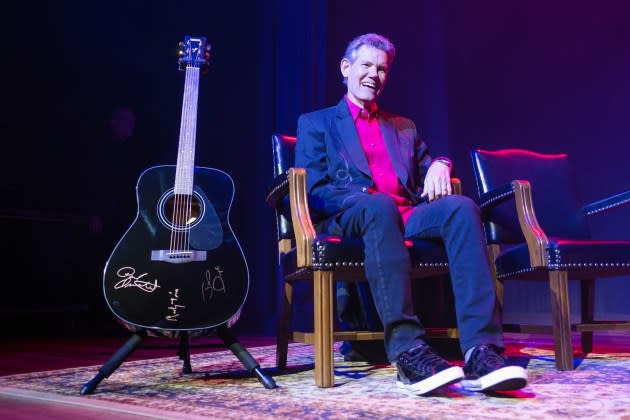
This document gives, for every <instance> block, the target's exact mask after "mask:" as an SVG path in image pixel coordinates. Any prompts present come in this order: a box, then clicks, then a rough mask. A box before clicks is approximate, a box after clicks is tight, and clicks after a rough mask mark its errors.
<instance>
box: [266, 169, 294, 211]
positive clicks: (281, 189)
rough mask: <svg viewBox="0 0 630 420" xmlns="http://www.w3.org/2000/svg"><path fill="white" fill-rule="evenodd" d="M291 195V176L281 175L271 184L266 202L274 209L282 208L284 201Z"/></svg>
mask: <svg viewBox="0 0 630 420" xmlns="http://www.w3.org/2000/svg"><path fill="white" fill-rule="evenodd" d="M288 194H289V176H288V174H286V173H284V174H280V175H278V176H277V177H275V179H274V180H273V182H272V183H271V186H270V187H269V190H268V192H267V196H266V197H265V201H266V202H267V204H269V206H271V207H272V208H274V209H279V208H280V207H281V206H282V203H283V199H284V198H285V197H286V196H287V195H288Z"/></svg>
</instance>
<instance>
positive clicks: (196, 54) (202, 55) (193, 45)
mask: <svg viewBox="0 0 630 420" xmlns="http://www.w3.org/2000/svg"><path fill="white" fill-rule="evenodd" d="M210 49H211V47H210V45H209V44H206V38H205V37H192V36H189V35H186V36H185V37H184V42H180V43H179V48H178V51H177V56H178V59H177V64H178V66H179V69H180V70H185V69H186V67H198V68H200V69H201V70H202V71H204V72H205V71H206V70H207V69H208V62H209V61H210Z"/></svg>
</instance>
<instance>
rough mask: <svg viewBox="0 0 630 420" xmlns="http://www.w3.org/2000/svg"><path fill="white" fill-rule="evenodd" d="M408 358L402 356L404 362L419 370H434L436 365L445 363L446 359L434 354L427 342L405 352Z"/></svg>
mask: <svg viewBox="0 0 630 420" xmlns="http://www.w3.org/2000/svg"><path fill="white" fill-rule="evenodd" d="M406 354H407V356H409V357H408V358H404V359H403V362H404V364H406V365H408V366H410V367H413V368H415V369H417V370H420V371H430V372H433V371H435V368H436V367H438V366H444V365H446V364H447V363H446V361H445V360H444V359H442V358H441V357H440V356H438V355H437V354H435V353H434V352H433V350H431V347H430V346H429V345H427V344H422V345H420V346H417V347H414V348H412V349H409V350H408V351H407V352H406Z"/></svg>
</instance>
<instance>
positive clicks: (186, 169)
mask: <svg viewBox="0 0 630 420" xmlns="http://www.w3.org/2000/svg"><path fill="white" fill-rule="evenodd" d="M198 97H199V67H194V66H188V67H186V80H185V82H184V101H183V105H182V121H181V125H180V127H181V128H180V133H179V150H178V152H177V169H176V172H175V194H181V195H192V191H193V176H194V171H195V137H196V134H197V102H198V101H197V99H198Z"/></svg>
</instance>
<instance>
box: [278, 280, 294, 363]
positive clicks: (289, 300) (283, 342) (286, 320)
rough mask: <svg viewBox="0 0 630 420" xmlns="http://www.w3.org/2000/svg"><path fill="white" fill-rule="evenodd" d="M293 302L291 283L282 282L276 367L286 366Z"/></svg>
mask: <svg viewBox="0 0 630 420" xmlns="http://www.w3.org/2000/svg"><path fill="white" fill-rule="evenodd" d="M292 304H293V285H292V284H291V283H289V282H284V293H283V295H282V303H281V308H282V309H281V312H280V317H279V318H278V330H277V331H276V366H277V368H278V369H280V370H282V369H286V368H287V353H288V351H289V335H290V333H291V331H290V327H291V312H292Z"/></svg>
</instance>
